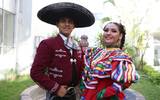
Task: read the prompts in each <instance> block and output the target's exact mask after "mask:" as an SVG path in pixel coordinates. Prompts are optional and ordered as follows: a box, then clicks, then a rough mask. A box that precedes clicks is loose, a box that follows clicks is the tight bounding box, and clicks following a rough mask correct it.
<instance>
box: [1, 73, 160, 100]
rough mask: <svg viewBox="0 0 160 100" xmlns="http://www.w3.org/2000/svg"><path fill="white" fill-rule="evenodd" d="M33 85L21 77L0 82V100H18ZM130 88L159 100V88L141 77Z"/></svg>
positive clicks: (148, 97)
mask: <svg viewBox="0 0 160 100" xmlns="http://www.w3.org/2000/svg"><path fill="white" fill-rule="evenodd" d="M141 76H142V74H141ZM33 84H34V82H33V81H32V80H31V79H30V77H29V76H23V77H20V78H18V79H16V80H14V81H6V80H3V81H0V100H19V99H20V93H21V92H22V91H23V90H24V89H26V88H27V87H29V86H31V85H33ZM131 88H132V89H134V90H136V91H138V92H140V93H141V94H142V95H144V97H145V99H146V100H160V86H158V85H155V84H153V83H151V82H150V81H149V80H148V79H147V78H145V77H141V78H140V80H139V82H138V83H136V84H133V85H132V87H131Z"/></svg>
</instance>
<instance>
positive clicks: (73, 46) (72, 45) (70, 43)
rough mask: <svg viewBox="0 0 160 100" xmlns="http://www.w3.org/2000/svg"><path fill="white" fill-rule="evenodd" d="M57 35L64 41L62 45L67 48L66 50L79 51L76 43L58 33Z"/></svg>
mask: <svg viewBox="0 0 160 100" xmlns="http://www.w3.org/2000/svg"><path fill="white" fill-rule="evenodd" d="M59 35H60V36H61V38H62V39H63V41H64V45H65V46H66V47H67V48H68V49H79V48H78V43H77V42H76V41H75V40H74V39H73V38H72V37H71V36H69V37H66V36H64V35H63V34H61V33H59Z"/></svg>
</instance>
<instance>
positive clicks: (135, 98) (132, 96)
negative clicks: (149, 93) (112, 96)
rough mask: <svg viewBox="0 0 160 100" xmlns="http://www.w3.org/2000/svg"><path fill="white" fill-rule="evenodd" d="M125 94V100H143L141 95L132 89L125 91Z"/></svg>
mask: <svg viewBox="0 0 160 100" xmlns="http://www.w3.org/2000/svg"><path fill="white" fill-rule="evenodd" d="M125 94H126V99H127V100H145V98H144V96H143V95H142V94H140V93H139V92H137V91H135V90H132V89H127V90H125Z"/></svg>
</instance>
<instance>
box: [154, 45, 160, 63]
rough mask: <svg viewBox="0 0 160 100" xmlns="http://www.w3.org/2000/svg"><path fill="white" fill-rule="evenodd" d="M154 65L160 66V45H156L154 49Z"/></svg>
mask: <svg viewBox="0 0 160 100" xmlns="http://www.w3.org/2000/svg"><path fill="white" fill-rule="evenodd" d="M154 66H160V46H156V47H155V50H154Z"/></svg>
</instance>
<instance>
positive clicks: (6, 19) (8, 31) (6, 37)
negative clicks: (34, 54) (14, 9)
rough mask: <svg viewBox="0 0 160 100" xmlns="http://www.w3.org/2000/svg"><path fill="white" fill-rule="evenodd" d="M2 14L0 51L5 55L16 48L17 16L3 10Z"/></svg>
mask: <svg viewBox="0 0 160 100" xmlns="http://www.w3.org/2000/svg"><path fill="white" fill-rule="evenodd" d="M0 12H1V13H0V51H1V53H3V54H5V53H7V52H8V51H10V50H11V49H12V48H13V47H14V17H15V15H14V14H12V13H10V12H8V11H5V10H2V9H1V11H0Z"/></svg>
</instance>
